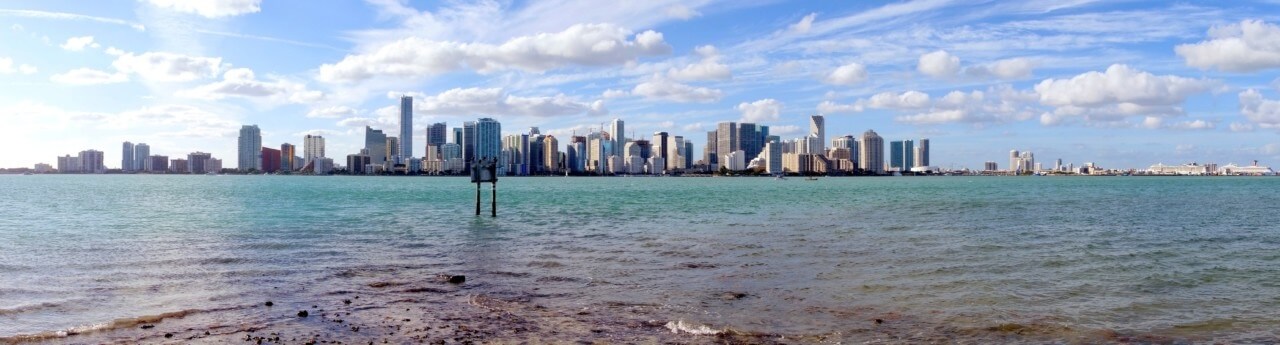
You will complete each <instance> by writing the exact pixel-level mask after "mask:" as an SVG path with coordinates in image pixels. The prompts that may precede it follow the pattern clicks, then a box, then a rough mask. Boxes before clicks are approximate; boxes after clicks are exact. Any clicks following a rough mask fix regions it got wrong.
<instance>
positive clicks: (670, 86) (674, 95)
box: [631, 76, 724, 103]
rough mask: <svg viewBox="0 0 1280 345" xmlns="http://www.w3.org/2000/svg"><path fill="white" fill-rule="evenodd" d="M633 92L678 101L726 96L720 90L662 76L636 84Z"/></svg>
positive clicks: (709, 99) (707, 100)
mask: <svg viewBox="0 0 1280 345" xmlns="http://www.w3.org/2000/svg"><path fill="white" fill-rule="evenodd" d="M631 94H633V95H639V96H642V97H644V98H646V99H650V100H666V101H672V102H678V103H694V102H698V103H709V102H715V101H719V100H720V98H722V97H724V93H723V92H721V91H720V90H716V89H709V88H705V87H694V86H689V85H685V84H681V83H678V82H675V81H672V80H669V79H666V78H663V77H661V76H655V77H654V78H651V79H650V80H648V81H645V82H643V83H640V84H638V85H636V87H635V88H634V89H632V90H631Z"/></svg>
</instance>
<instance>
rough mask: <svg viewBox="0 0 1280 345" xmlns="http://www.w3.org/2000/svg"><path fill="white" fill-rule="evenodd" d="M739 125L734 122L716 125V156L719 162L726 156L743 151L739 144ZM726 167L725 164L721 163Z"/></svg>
mask: <svg viewBox="0 0 1280 345" xmlns="http://www.w3.org/2000/svg"><path fill="white" fill-rule="evenodd" d="M738 134H739V133H738V124H737V123H733V122H721V123H719V124H716V150H715V152H716V154H717V155H718V157H717V158H716V159H717V160H720V159H723V158H724V156H725V155H728V154H729V153H732V152H733V151H737V150H739V149H741V147H740V146H739V142H738ZM720 164H721V165H724V162H720Z"/></svg>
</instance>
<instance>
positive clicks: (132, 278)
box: [0, 175, 1280, 342]
mask: <svg viewBox="0 0 1280 345" xmlns="http://www.w3.org/2000/svg"><path fill="white" fill-rule="evenodd" d="M467 182H468V181H467V180H465V179H461V178H396V177H303V176H295V177H289V176H122V175H106V176H56V175H50V176H41V175H37V176H0V190H3V191H4V193H0V340H3V339H6V338H8V339H11V340H12V339H17V338H14V337H17V336H20V335H38V334H45V335H49V334H53V335H59V336H60V335H62V334H59V333H58V332H60V331H61V332H64V333H66V332H68V331H70V333H77V332H83V331H88V330H98V329H107V330H110V329H111V328H116V327H119V328H126V327H128V328H132V326H135V325H136V324H134V323H119V322H113V320H122V319H136V318H144V319H145V318H151V317H156V316H165V315H170V316H173V315H178V314H174V313H180V314H181V315H178V316H185V315H187V314H190V313H200V314H201V315H205V316H204V317H206V318H212V319H218V318H243V319H247V321H245V322H282V321H280V320H278V319H279V317H277V316H270V315H259V314H256V313H254V312H251V311H249V310H250V309H246V308H247V307H245V306H248V305H254V304H259V303H260V302H261V301H262V300H263V299H264V298H269V299H274V300H276V301H278V303H281V304H283V305H289V304H298V305H301V304H307V303H308V302H307V301H309V300H311V299H314V298H315V297H316V296H325V295H327V294H333V293H345V292H346V291H347V290H350V289H353V287H352V286H358V287H368V286H374V287H377V286H383V285H385V284H379V282H388V281H397V279H400V280H405V279H409V280H412V279H416V278H421V277H428V276H431V275H433V274H436V273H460V274H466V275H467V276H468V285H467V289H468V290H467V293H469V294H485V295H489V296H496V297H499V298H501V297H512V298H518V299H521V300H524V301H526V302H528V303H536V304H538V305H539V306H545V307H550V308H560V309H564V310H577V309H579V308H595V309H597V310H603V311H606V312H616V313H618V314H620V315H621V314H625V313H638V312H637V311H635V310H634V309H635V308H636V307H637V306H643V307H645V310H644V311H643V315H641V316H638V317H643V318H647V319H656V320H660V321H663V320H668V321H684V322H688V323H690V324H697V325H707V326H709V327H711V328H715V329H732V330H736V331H741V332H757V333H770V334H784V335H813V334H827V335H832V334H840V338H837V339H843V340H848V341H857V340H865V339H862V338H860V337H861V335H859V333H857V332H853V331H850V330H852V329H860V328H859V327H863V326H861V322H863V321H862V320H857V321H856V322H855V321H851V320H854V319H858V318H862V317H876V318H886V319H888V320H889V321H890V322H888V324H890V325H899V324H901V325H904V326H897V327H911V328H913V329H920V330H921V332H932V333H936V334H942V335H943V336H944V338H942V339H951V340H955V339H960V340H963V339H966V338H968V337H972V338H973V339H984V338H982V337H986V336H990V334H991V333H993V332H996V333H998V332H1002V331H1006V330H1009V329H1019V330H1026V332H1023V333H1031V334H1034V335H1038V336H1043V337H1047V338H1050V339H1064V340H1080V339H1083V340H1084V341H1087V342H1092V341H1101V340H1108V339H1115V338H1114V335H1115V334H1121V335H1134V336H1148V337H1156V338H1152V339H1175V340H1176V339H1182V340H1189V341H1207V340H1215V339H1216V340H1225V341H1240V342H1256V341H1260V340H1264V341H1271V342H1274V341H1277V340H1280V331H1276V330H1277V329H1280V312H1277V310H1280V227H1278V226H1277V224H1280V213H1278V212H1276V208H1275V207H1276V205H1278V204H1280V195H1277V193H1276V192H1275V190H1276V186H1277V184H1280V179H1275V178H1265V177H1263V178H1227V177H1216V178H1192V177H1143V178H1139V177H935V178H824V179H822V180H819V181H804V180H801V179H790V180H784V181H779V180H773V179H767V178H556V177H553V178H505V179H502V180H501V181H500V182H499V183H498V188H499V210H498V213H499V217H497V218H489V217H487V216H486V217H479V218H477V217H475V216H474V215H473V212H474V209H473V207H474V199H473V198H474V193H475V188H474V186H473V185H471V184H469V183H467ZM484 194H485V210H486V215H487V210H488V194H489V190H488V186H486V187H485V189H484ZM352 282H354V283H352ZM534 287H536V288H534ZM342 289H346V290H343V291H336V290H342ZM365 290H369V291H364V290H361V291H364V292H365V293H367V294H369V295H374V296H376V295H377V291H375V290H374V289H368V288H365ZM533 290H536V293H532V292H531V291H533ZM738 293H740V294H741V295H740V296H739V297H735V298H725V297H724V296H725V295H726V294H738ZM166 313H169V314H166ZM854 323H858V324H859V326H852V324H854ZM122 325H123V326H122ZM1011 327H1012V328H1011ZM663 331H665V330H663ZM1098 337H1102V338H1098ZM1107 337H1111V338H1107ZM72 339H74V338H72Z"/></svg>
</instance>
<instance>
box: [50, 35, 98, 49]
mask: <svg viewBox="0 0 1280 345" xmlns="http://www.w3.org/2000/svg"><path fill="white" fill-rule="evenodd" d="M60 47H62V49H65V50H68V51H73V52H78V51H83V50H84V48H86V47H88V48H100V47H102V45H99V44H97V43H94V42H93V36H79V37H71V38H68V39H67V42H66V43H63V44H62V45H61V46H60Z"/></svg>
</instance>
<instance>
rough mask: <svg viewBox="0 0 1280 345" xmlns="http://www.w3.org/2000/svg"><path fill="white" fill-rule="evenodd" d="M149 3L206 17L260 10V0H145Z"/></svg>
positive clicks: (236, 14) (234, 14)
mask: <svg viewBox="0 0 1280 345" xmlns="http://www.w3.org/2000/svg"><path fill="white" fill-rule="evenodd" d="M147 2H149V3H151V5H153V6H156V7H160V8H166V9H170V10H174V11H178V12H183V13H191V14H198V15H200V16H204V17H208V18H218V17H227V16H238V15H241V14H246V13H257V12H258V11H261V10H262V7H261V6H260V5H261V3H262V0H147Z"/></svg>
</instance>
